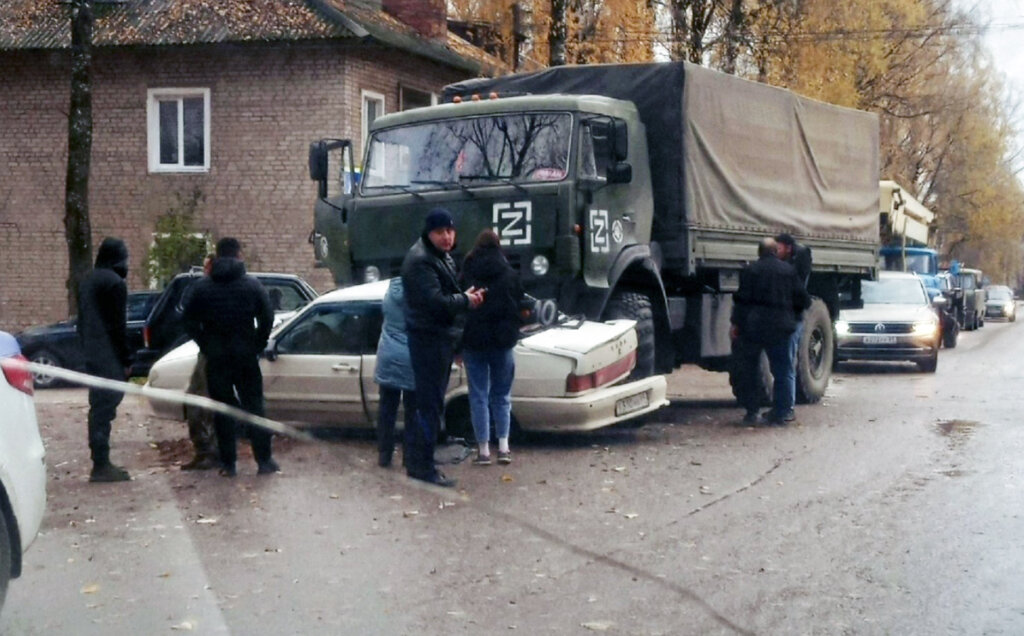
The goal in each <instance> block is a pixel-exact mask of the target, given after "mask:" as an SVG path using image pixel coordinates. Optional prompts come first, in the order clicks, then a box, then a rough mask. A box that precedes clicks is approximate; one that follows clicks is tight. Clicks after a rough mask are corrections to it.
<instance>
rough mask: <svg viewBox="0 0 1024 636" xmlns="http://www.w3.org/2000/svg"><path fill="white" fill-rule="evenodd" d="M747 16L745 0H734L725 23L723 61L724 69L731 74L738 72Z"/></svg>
mask: <svg viewBox="0 0 1024 636" xmlns="http://www.w3.org/2000/svg"><path fill="white" fill-rule="evenodd" d="M745 18H746V16H745V14H744V13H743V0H732V8H731V9H730V10H729V20H728V22H726V25H725V59H724V60H723V62H722V71H724V72H726V73H728V74H730V75H735V74H736V59H737V58H738V57H739V52H740V44H741V41H742V39H743V36H744V32H743V27H744V21H745Z"/></svg>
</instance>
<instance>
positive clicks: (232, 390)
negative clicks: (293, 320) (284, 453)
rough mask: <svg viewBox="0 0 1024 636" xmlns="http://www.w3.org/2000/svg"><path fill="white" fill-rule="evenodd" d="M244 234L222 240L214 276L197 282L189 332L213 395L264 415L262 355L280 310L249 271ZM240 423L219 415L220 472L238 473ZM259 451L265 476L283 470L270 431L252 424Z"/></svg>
mask: <svg viewBox="0 0 1024 636" xmlns="http://www.w3.org/2000/svg"><path fill="white" fill-rule="evenodd" d="M241 257H242V248H241V244H240V243H239V242H238V239H235V238H232V237H225V238H222V239H221V240H220V241H218V242H217V258H216V260H214V262H213V267H212V268H211V270H210V275H209V276H208V277H204V278H202V279H200V280H198V281H196V282H195V283H193V285H194V287H195V291H193V293H192V297H191V298H190V299H189V300H188V303H187V304H186V305H185V313H184V316H183V317H184V323H185V331H186V332H187V333H188V335H189V336H190V337H191V338H192V339H193V340H195V341H196V344H198V345H199V350H200V352H202V353H203V355H205V356H206V380H207V386H208V389H209V392H210V397H211V398H212V399H214V400H217V401H218V402H224V403H226V404H234V403H235V394H236V393H237V395H238V405H239V406H240V407H241V408H243V409H245V410H246V411H248V412H250V413H254V414H256V415H263V414H264V402H263V374H262V372H261V371H260V365H259V356H260V354H262V353H263V349H264V348H265V347H266V345H267V339H268V338H269V336H270V329H271V327H272V326H273V324H274V312H273V310H272V309H271V307H270V296H269V295H268V294H267V290H266V289H264V288H263V285H262V284H261V283H260V282H259V281H258V280H257V279H255V278H253V277H252V276H249V275H248V274H246V273H245V264H244V263H243V262H242V260H241ZM236 427H237V423H236V422H235V420H234V418H231V417H227V416H224V415H221V414H220V413H218V414H217V415H216V416H215V418H214V429H215V431H216V434H217V447H218V451H219V454H220V462H221V469H220V472H221V474H222V475H224V476H226V477H234V476H235V474H236V468H235V462H236V459H237V452H238V449H237V446H236V442H235V438H236V435H237V429H236ZM249 440H250V441H251V442H252V451H253V456H254V457H255V458H256V463H257V465H258V470H257V472H258V473H259V474H260V475H266V474H271V473H276V472H278V471H279V470H280V469H279V468H278V465H277V462H275V461H274V460H273V458H272V457H271V454H272V453H271V437H270V432H269V431H267V430H266V429H262V428H259V427H255V426H254V427H252V429H251V431H250V433H249Z"/></svg>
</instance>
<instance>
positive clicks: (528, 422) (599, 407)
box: [512, 375, 668, 433]
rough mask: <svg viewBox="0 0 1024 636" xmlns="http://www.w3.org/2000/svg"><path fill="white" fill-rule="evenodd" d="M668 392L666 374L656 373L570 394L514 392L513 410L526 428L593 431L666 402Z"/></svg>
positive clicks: (556, 430) (651, 409) (633, 416)
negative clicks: (519, 394)
mask: <svg viewBox="0 0 1024 636" xmlns="http://www.w3.org/2000/svg"><path fill="white" fill-rule="evenodd" d="M665 392H666V382H665V376H662V375H655V376H651V377H649V378H644V379H642V380H636V381H635V382H629V383H627V384H616V385H614V386H610V387H606V388H602V389H597V390H595V391H590V392H588V393H584V394H583V395H579V396H576V397H571V398H567V397H541V398H534V397H531V398H527V397H516V396H514V395H513V396H512V414H513V415H514V416H515V418H516V422H517V423H518V424H519V426H520V428H522V429H523V430H527V431H548V432H563V433H566V432H574V431H592V430H595V429H599V428H603V427H605V426H611V425H612V424H618V423H619V422H625V421H627V420H631V419H633V418H636V417H639V416H641V415H645V414H647V413H652V412H654V411H656V410H658V409H660V408H661V407H663V406H667V405H668V400H667V399H666V398H665Z"/></svg>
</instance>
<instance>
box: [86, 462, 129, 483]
mask: <svg viewBox="0 0 1024 636" xmlns="http://www.w3.org/2000/svg"><path fill="white" fill-rule="evenodd" d="M129 479H131V475H129V474H128V471H127V470H125V469H123V468H121V467H120V466H115V465H113V464H111V463H110V462H109V461H108V462H107V463H105V464H94V465H93V467H92V473H90V474H89V481H93V482H109V481H128V480H129Z"/></svg>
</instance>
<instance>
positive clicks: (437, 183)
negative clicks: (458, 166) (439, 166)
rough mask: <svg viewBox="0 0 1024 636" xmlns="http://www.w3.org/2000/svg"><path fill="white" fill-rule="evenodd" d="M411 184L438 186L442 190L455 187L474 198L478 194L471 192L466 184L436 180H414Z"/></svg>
mask: <svg viewBox="0 0 1024 636" xmlns="http://www.w3.org/2000/svg"><path fill="white" fill-rule="evenodd" d="M409 183H416V184H422V185H435V186H438V187H439V188H442V189H444V190H451V189H452V187H453V186H454V187H456V188H458V189H460V190H462V191H463V192H465V193H466V194H468V195H469V196H472V197H475V196H476V194H474V193H473V190H471V189H470V188H469V186H467V185H465V184H464V183H458V182H456V181H439V180H436V179H414V180H412V181H410V182H409Z"/></svg>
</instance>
